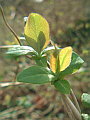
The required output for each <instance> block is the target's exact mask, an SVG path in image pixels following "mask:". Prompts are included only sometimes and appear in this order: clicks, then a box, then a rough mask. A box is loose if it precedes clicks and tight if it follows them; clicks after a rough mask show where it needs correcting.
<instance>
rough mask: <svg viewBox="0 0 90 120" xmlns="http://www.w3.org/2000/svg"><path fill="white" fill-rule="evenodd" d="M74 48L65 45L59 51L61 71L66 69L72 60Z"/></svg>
mask: <svg viewBox="0 0 90 120" xmlns="http://www.w3.org/2000/svg"><path fill="white" fill-rule="evenodd" d="M71 57H72V48H71V47H65V48H63V49H62V50H61V51H60V53H59V62H60V71H63V70H65V69H66V68H67V67H68V66H69V65H70V62H71Z"/></svg>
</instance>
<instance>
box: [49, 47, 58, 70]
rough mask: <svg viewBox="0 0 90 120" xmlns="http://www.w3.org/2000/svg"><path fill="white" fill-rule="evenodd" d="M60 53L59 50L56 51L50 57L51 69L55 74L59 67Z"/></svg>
mask: <svg viewBox="0 0 90 120" xmlns="http://www.w3.org/2000/svg"><path fill="white" fill-rule="evenodd" d="M58 53H59V50H57V49H55V50H54V51H53V53H52V54H51V55H50V68H51V70H52V71H53V72H56V70H57V67H58Z"/></svg>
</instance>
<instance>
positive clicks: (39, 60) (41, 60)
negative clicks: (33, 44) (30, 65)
mask: <svg viewBox="0 0 90 120" xmlns="http://www.w3.org/2000/svg"><path fill="white" fill-rule="evenodd" d="M34 60H35V62H36V64H37V65H38V66H42V67H47V58H46V56H43V57H40V58H36V59H34Z"/></svg>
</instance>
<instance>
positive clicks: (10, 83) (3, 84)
mask: <svg viewBox="0 0 90 120" xmlns="http://www.w3.org/2000/svg"><path fill="white" fill-rule="evenodd" d="M22 84H23V83H20V82H6V83H0V87H8V86H11V85H22Z"/></svg>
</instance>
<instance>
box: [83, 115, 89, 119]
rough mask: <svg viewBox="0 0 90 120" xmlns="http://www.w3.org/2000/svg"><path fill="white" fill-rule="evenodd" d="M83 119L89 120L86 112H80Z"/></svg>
mask: <svg viewBox="0 0 90 120" xmlns="http://www.w3.org/2000/svg"><path fill="white" fill-rule="evenodd" d="M82 117H83V120H90V116H89V115H88V114H82Z"/></svg>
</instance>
